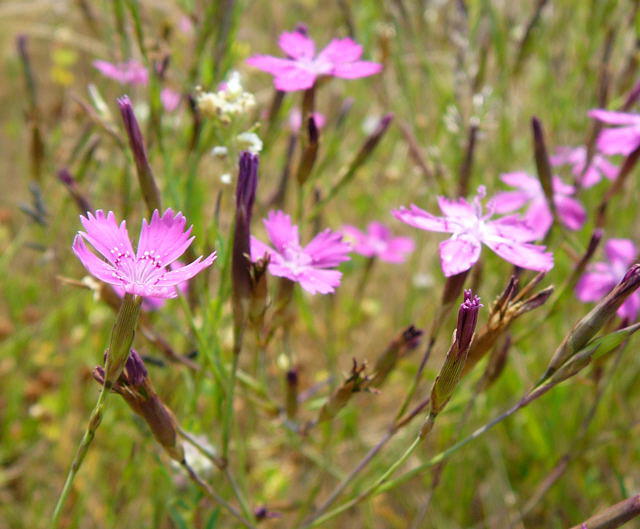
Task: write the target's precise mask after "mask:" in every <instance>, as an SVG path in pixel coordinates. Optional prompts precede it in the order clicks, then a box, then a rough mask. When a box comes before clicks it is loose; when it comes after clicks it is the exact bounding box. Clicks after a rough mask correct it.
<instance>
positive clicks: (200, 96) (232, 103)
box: [196, 72, 256, 123]
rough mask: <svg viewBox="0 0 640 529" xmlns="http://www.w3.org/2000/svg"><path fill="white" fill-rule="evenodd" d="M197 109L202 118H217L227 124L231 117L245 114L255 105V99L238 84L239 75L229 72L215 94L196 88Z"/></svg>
mask: <svg viewBox="0 0 640 529" xmlns="http://www.w3.org/2000/svg"><path fill="white" fill-rule="evenodd" d="M196 91H197V96H196V100H197V102H198V109H199V110H200V112H202V114H203V115H204V116H207V117H210V118H213V117H217V118H219V119H220V120H221V121H222V122H224V123H229V122H230V121H231V118H232V117H233V116H236V115H238V114H245V113H247V112H248V111H249V110H251V109H252V108H253V107H254V106H255V105H256V99H255V97H254V96H253V94H252V93H250V92H245V90H244V88H243V87H242V84H241V82H240V74H239V73H238V72H231V74H230V75H229V77H228V79H227V81H226V82H224V83H222V85H220V86H219V90H217V91H216V92H204V91H203V90H202V89H201V88H196Z"/></svg>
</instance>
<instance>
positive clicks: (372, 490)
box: [302, 382, 559, 529]
mask: <svg viewBox="0 0 640 529" xmlns="http://www.w3.org/2000/svg"><path fill="white" fill-rule="evenodd" d="M558 383H559V382H548V383H546V384H544V385H542V386H538V387H537V388H535V389H533V390H532V391H531V392H530V393H528V394H527V395H525V396H524V397H523V398H521V399H520V400H519V401H518V402H517V403H516V404H515V405H514V406H512V407H511V408H509V409H508V410H507V411H505V412H504V413H502V414H501V415H499V416H498V417H496V418H494V419H493V420H491V421H489V422H488V423H487V424H485V425H484V426H482V427H481V428H478V429H477V430H476V431H475V432H473V433H472V434H471V435H469V436H467V437H465V438H464V439H462V440H460V441H458V442H457V443H455V444H454V445H452V446H451V447H449V448H448V449H447V450H444V451H443V452H440V453H439V454H437V455H436V456H434V457H432V458H431V459H429V460H428V461H426V462H425V463H422V464H421V465H418V466H417V467H415V468H413V469H412V470H409V471H408V472H405V473H404V474H402V475H401V476H400V477H398V478H396V479H394V480H392V481H387V480H388V479H389V477H390V476H391V475H392V474H393V473H394V472H395V471H396V470H397V469H398V467H399V466H400V465H402V464H403V463H404V462H405V461H406V460H407V459H408V458H409V456H410V455H411V454H412V453H413V451H414V450H415V448H416V446H417V445H418V443H419V442H420V439H421V438H420V437H418V438H417V439H416V440H415V441H414V442H413V443H412V444H411V446H409V448H408V449H407V450H406V451H405V453H404V454H403V455H402V456H401V457H400V459H398V460H397V461H396V462H395V463H394V464H393V465H392V466H391V467H389V469H388V470H387V471H386V472H385V473H384V474H383V475H382V476H380V477H379V478H378V479H377V480H376V481H375V482H374V483H373V484H372V485H370V486H369V487H367V488H366V489H365V490H364V491H363V492H361V493H360V494H359V495H358V496H356V497H355V498H352V499H351V500H349V501H347V502H345V503H343V504H342V505H339V506H338V507H336V508H335V509H333V510H332V511H329V512H328V513H326V514H325V515H324V516H321V517H318V518H316V519H315V520H314V521H313V522H311V523H308V524H307V525H304V526H303V527H302V529H310V528H312V527H317V526H318V525H320V524H322V523H324V522H326V521H328V520H330V519H332V518H334V517H336V516H338V515H339V514H341V513H343V512H344V511H346V510H348V509H350V508H351V507H353V506H355V505H357V504H358V503H360V502H361V501H363V500H365V499H367V498H369V497H371V496H373V495H377V494H380V493H382V492H386V491H388V490H390V489H392V488H395V487H396V486H398V485H400V484H402V483H404V482H406V481H408V480H409V479H411V478H412V477H413V476H415V475H417V474H419V473H420V472H422V471H423V470H425V469H426V468H429V467H432V466H435V465H437V464H439V463H440V462H442V461H444V460H445V459H447V458H448V457H449V456H451V455H452V454H453V453H454V452H457V451H458V450H459V449H460V448H462V447H463V446H465V445H467V444H468V443H470V442H471V441H473V440H474V439H477V438H478V437H480V436H481V435H483V434H484V433H486V432H488V431H489V430H490V429H491V428H493V427H494V426H496V425H497V424H499V423H500V422H502V421H504V420H505V419H507V418H508V417H510V416H511V415H513V414H514V413H515V412H517V411H518V410H520V409H522V408H524V407H525V406H527V405H528V404H530V403H531V402H533V401H534V400H536V399H538V398H539V397H541V396H542V395H544V394H545V393H546V392H547V391H549V390H550V389H551V388H553V387H554V386H556V385H557V384H558ZM385 482H386V483H385Z"/></svg>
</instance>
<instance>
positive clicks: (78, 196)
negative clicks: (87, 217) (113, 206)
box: [58, 167, 93, 214]
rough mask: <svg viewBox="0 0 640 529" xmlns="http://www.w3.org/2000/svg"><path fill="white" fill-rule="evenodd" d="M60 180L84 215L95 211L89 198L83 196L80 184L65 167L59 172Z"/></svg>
mask: <svg viewBox="0 0 640 529" xmlns="http://www.w3.org/2000/svg"><path fill="white" fill-rule="evenodd" d="M58 179H59V180H60V182H62V183H63V184H64V186H65V187H66V188H67V191H69V194H70V195H71V197H72V198H73V200H74V202H75V203H76V205H77V206H78V209H79V210H80V212H81V213H82V214H85V213H86V212H87V211H93V208H92V207H91V204H90V203H89V201H88V200H87V197H85V196H84V195H83V194H82V192H81V191H80V189H79V188H78V183H77V182H76V180H75V178H73V176H72V175H71V173H70V172H69V170H68V169H67V168H66V167H63V168H62V169H60V170H59V171H58Z"/></svg>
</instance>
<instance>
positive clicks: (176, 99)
mask: <svg viewBox="0 0 640 529" xmlns="http://www.w3.org/2000/svg"><path fill="white" fill-rule="evenodd" d="M181 98H182V96H181V95H180V92H176V91H175V90H171V88H163V89H162V91H161V92H160V101H161V102H162V106H163V107H164V109H165V110H166V111H167V112H173V111H174V110H175V109H176V108H178V105H179V104H180V99H181Z"/></svg>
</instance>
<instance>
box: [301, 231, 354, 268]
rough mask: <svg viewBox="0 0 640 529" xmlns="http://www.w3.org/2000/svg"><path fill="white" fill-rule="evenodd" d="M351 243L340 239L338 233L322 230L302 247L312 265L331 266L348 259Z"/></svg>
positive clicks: (340, 236)
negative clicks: (310, 259)
mask: <svg viewBox="0 0 640 529" xmlns="http://www.w3.org/2000/svg"><path fill="white" fill-rule="evenodd" d="M350 251H351V245H350V244H349V243H347V242H344V241H343V240H342V235H341V234H340V233H337V232H334V231H331V230H324V231H321V232H320V233H318V234H317V235H316V236H315V237H314V238H313V239H312V240H311V242H310V243H309V244H307V245H306V246H305V248H304V252H305V253H306V254H307V255H309V256H310V257H311V258H312V260H313V266H316V267H319V268H331V267H334V266H338V265H339V264H340V263H342V262H344V261H348V260H349V259H350V257H349V255H348V254H349V252H350Z"/></svg>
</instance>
